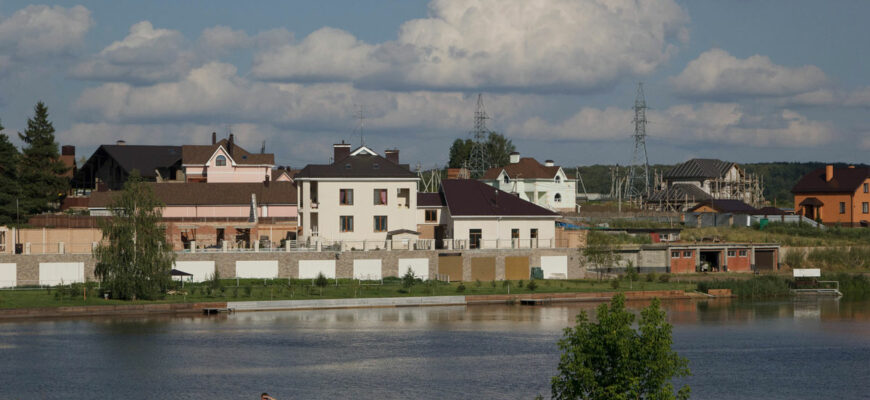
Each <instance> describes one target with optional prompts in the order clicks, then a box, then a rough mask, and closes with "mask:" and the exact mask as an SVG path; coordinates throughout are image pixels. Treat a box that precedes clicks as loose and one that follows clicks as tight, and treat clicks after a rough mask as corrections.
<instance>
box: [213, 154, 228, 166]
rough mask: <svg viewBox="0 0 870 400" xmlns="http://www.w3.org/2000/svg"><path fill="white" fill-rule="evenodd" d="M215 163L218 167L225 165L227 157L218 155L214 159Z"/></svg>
mask: <svg viewBox="0 0 870 400" xmlns="http://www.w3.org/2000/svg"><path fill="white" fill-rule="evenodd" d="M214 165H215V166H216V167H225V166H226V165H227V158H226V157H224V156H217V157H216V158H215V159H214Z"/></svg>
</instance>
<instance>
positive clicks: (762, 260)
mask: <svg viewBox="0 0 870 400" xmlns="http://www.w3.org/2000/svg"><path fill="white" fill-rule="evenodd" d="M774 259H775V257H774V251H773V250H756V251H755V268H756V269H758V270H760V271H772V270H773V269H774V266H775V265H776V262H775V261H774Z"/></svg>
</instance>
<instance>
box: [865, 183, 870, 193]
mask: <svg viewBox="0 0 870 400" xmlns="http://www.w3.org/2000/svg"><path fill="white" fill-rule="evenodd" d="M864 193H870V183H865V184H864Z"/></svg>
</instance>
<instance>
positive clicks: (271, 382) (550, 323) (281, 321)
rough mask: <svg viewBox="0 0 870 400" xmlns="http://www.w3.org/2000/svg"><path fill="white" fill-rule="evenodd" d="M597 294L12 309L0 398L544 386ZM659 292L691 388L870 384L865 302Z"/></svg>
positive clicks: (720, 390)
mask: <svg viewBox="0 0 870 400" xmlns="http://www.w3.org/2000/svg"><path fill="white" fill-rule="evenodd" d="M630 305H631V306H633V307H639V306H642V304H630ZM595 306H596V305H594V304H586V303H571V304H561V305H553V306H545V307H529V306H502V305H493V306H471V307H432V308H399V309H360V310H329V311H295V312H263V313H238V314H235V315H229V316H226V315H221V316H211V317H199V316H196V317H181V318H172V317H156V318H155V317H150V318H122V319H118V318H114V319H109V318H94V319H66V320H43V321H28V322H2V323H0V399H15V398H40V399H42V398H46V399H47V398H62V399H79V398H81V399H94V398H107V399H108V398H124V399H182V398H184V399H191V398H196V399H201V398H215V399H258V398H259V397H258V395H259V394H260V393H261V392H264V391H265V392H269V393H270V394H272V395H273V396H275V397H276V398H278V399H281V400H284V399H320V398H322V399H351V398H352V399H392V398H395V399H399V398H401V399H405V398H408V399H531V398H533V397H534V396H535V395H536V394H538V393H540V394H543V395H544V396H545V397H549V394H550V390H549V381H550V377H551V376H552V375H554V374H555V372H556V365H557V363H558V358H559V353H558V349H557V347H556V341H557V340H558V339H559V337H560V336H561V334H562V329H563V328H565V327H567V326H569V325H571V324H572V323H573V321H574V317H575V316H576V315H577V314H578V313H579V312H580V311H582V310H593V309H594V308H595ZM664 306H665V308H666V309H667V312H668V317H669V319H670V322H671V323H672V324H673V325H674V342H675V344H674V346H675V349H676V350H677V351H678V352H679V353H680V354H681V355H683V356H685V357H687V358H689V360H690V368H691V370H692V372H693V374H694V375H693V376H692V377H690V378H688V379H685V382H686V383H688V384H689V385H691V387H692V398H695V399H798V398H800V399H817V398H831V399H866V398H870V302H861V303H847V302H837V301H833V300H811V301H795V302H792V301H782V302H740V301H736V300H735V301H732V300H711V301H701V302H699V301H672V302H666V303H665V304H664Z"/></svg>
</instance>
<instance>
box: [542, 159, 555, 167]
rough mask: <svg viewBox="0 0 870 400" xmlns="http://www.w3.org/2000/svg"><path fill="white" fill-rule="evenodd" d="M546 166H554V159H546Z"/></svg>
mask: <svg viewBox="0 0 870 400" xmlns="http://www.w3.org/2000/svg"><path fill="white" fill-rule="evenodd" d="M544 166H545V167H552V166H553V160H547V161H544Z"/></svg>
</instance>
